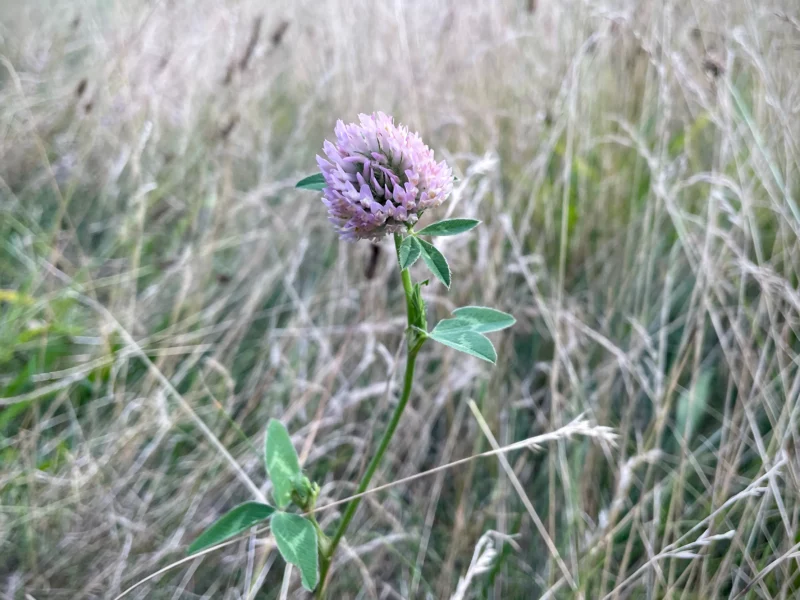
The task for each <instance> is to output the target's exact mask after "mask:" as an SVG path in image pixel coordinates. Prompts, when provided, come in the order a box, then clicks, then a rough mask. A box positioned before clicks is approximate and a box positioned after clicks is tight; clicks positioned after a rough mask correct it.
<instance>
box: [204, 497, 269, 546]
mask: <svg viewBox="0 0 800 600" xmlns="http://www.w3.org/2000/svg"><path fill="white" fill-rule="evenodd" d="M274 512H275V509H274V508H273V507H272V506H270V505H269V504H261V503H259V502H245V503H244V504H240V505H239V506H237V507H236V508H233V509H231V510H230V511H228V512H227V513H225V514H224V515H223V516H222V517H220V518H219V519H218V520H217V521H216V522H215V523H214V524H213V525H212V526H211V527H209V528H208V529H206V530H205V531H204V532H203V533H202V534H200V536H199V537H198V538H197V539H196V540H195V541H194V542H193V543H192V545H191V546H189V554H195V553H196V552H200V550H204V549H206V548H209V547H211V546H215V545H217V544H219V543H221V542H224V541H225V540H227V539H228V538H231V537H233V536H235V535H236V534H238V533H241V532H242V531H245V530H247V529H249V528H250V527H252V526H253V525H255V524H256V523H259V522H260V521H264V520H265V519H268V518H270V517H271V516H272V515H273V513H274Z"/></svg>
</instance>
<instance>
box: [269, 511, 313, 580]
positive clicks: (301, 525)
mask: <svg viewBox="0 0 800 600" xmlns="http://www.w3.org/2000/svg"><path fill="white" fill-rule="evenodd" d="M272 535H274V536H275V541H276V542H277V544H278V550H279V551H280V553H281V556H283V560H285V561H286V562H287V563H289V564H292V565H294V566H296V567H297V568H298V569H300V578H301V579H302V581H303V587H304V588H306V589H307V590H308V591H311V590H313V589H314V588H315V587H317V583H318V581H319V559H318V556H317V530H316V529H314V525H312V524H311V521H309V520H308V519H306V518H305V517H301V516H300V515H294V514H291V513H285V512H278V513H275V516H274V517H272Z"/></svg>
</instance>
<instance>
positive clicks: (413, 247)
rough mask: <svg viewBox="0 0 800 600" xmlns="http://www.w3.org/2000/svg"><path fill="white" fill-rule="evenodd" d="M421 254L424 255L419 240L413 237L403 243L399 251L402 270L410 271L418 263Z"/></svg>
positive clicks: (410, 236)
mask: <svg viewBox="0 0 800 600" xmlns="http://www.w3.org/2000/svg"><path fill="white" fill-rule="evenodd" d="M420 254H422V246H420V245H419V240H417V238H415V237H414V236H412V235H409V236H407V237H406V238H405V239H404V240H403V243H402V244H400V250H399V251H398V259H399V260H400V268H401V269H408V268H409V267H411V265H413V264H414V263H415V262H417V259H418V258H419V256H420Z"/></svg>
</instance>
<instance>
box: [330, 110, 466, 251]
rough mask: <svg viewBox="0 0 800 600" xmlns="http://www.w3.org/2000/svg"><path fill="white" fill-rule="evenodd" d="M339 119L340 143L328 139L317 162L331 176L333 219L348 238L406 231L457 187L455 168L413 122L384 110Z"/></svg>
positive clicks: (355, 238)
mask: <svg viewBox="0 0 800 600" xmlns="http://www.w3.org/2000/svg"><path fill="white" fill-rule="evenodd" d="M358 119H359V123H350V124H348V125H345V124H344V123H343V122H342V121H338V122H337V123H336V129H335V130H334V132H335V133H336V143H331V142H329V141H327V140H326V141H325V144H324V145H323V150H324V152H325V156H326V157H327V160H326V159H325V158H322V157H321V156H317V164H319V168H320V169H321V170H322V175H323V177H324V178H325V189H324V190H323V191H324V194H325V195H324V197H323V199H322V201H323V202H324V203H325V205H326V206H327V207H328V219H329V220H330V222H331V223H332V224H333V226H334V228H335V229H336V231H338V232H339V236H340V237H341V238H342V239H346V240H360V239H376V238H379V237H381V236H382V235H385V234H387V233H395V232H399V231H404V230H405V229H406V227H407V226H408V225H413V224H414V223H416V222H417V220H418V219H419V217H420V215H421V214H422V213H423V211H425V210H427V209H429V208H434V207H436V206H439V205H440V204H441V203H442V202H444V201H445V199H446V198H447V197H448V196H449V195H450V192H451V191H452V190H453V172H452V171H451V170H450V167H448V166H447V164H446V163H445V162H444V161H442V162H440V163H438V164H437V163H436V161H435V160H434V159H433V150H431V149H430V148H428V147H427V146H426V145H425V144H424V143H423V142H422V139H421V138H420V137H419V135H418V134H416V133H409V131H408V128H407V127H403V126H402V125H400V126H398V125H395V124H394V121H393V119H392V117H390V116H388V115H385V114H384V113H382V112H378V113H373V114H372V115H364V114H361V115H358Z"/></svg>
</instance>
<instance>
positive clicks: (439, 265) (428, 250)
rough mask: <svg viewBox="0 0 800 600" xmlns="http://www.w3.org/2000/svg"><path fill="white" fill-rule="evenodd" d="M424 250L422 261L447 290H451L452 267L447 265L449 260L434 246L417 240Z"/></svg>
mask: <svg viewBox="0 0 800 600" xmlns="http://www.w3.org/2000/svg"><path fill="white" fill-rule="evenodd" d="M417 241H418V242H419V245H420V247H421V248H422V260H424V261H425V264H426V265H428V268H429V269H430V270H431V273H433V274H434V275H435V276H436V279H438V280H439V281H441V282H442V283H443V284H444V286H445V287H446V288H448V289H449V288H450V265H448V264H447V259H446V258H445V257H444V255H443V254H442V253H441V252H439V251H438V250H437V249H436V248H435V247H434V245H433V244H429V243H428V242H425V241H423V240H417Z"/></svg>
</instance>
